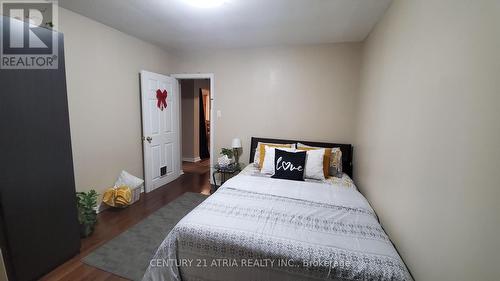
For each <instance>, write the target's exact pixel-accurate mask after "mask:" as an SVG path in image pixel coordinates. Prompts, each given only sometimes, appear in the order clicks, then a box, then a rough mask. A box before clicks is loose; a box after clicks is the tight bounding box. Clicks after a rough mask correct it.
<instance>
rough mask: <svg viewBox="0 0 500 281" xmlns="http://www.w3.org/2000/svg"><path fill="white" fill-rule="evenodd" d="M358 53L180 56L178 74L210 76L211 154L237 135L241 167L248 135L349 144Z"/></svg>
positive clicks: (278, 50)
mask: <svg viewBox="0 0 500 281" xmlns="http://www.w3.org/2000/svg"><path fill="white" fill-rule="evenodd" d="M360 51H361V48H360V45H359V44H327V45H316V46H299V47H275V48H258V49H238V50H220V51H216V52H199V53H185V54H181V55H180V56H179V67H178V69H177V72H186V73H196V72H206V73H214V74H215V99H216V108H215V110H216V111H217V110H220V111H221V117H220V118H217V116H214V119H215V118H217V120H216V122H217V123H216V128H215V130H216V131H215V149H216V151H215V153H216V154H218V153H219V152H220V148H221V147H229V146H230V145H231V140H232V138H234V137H239V138H241V140H242V142H243V154H242V155H241V158H240V159H241V162H248V153H249V146H250V137H251V136H263V137H277V138H300V139H307V140H318V141H336V142H348V143H350V142H352V141H353V138H354V121H353V120H354V117H355V115H356V112H355V111H354V109H355V101H356V94H357V91H358V82H359V77H358V74H359V67H360ZM212 120H213V119H212ZM216 156H217V155H216Z"/></svg>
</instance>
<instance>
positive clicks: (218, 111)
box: [217, 110, 222, 118]
mask: <svg viewBox="0 0 500 281" xmlns="http://www.w3.org/2000/svg"><path fill="white" fill-rule="evenodd" d="M221 117H222V112H221V111H220V110H217V118H221Z"/></svg>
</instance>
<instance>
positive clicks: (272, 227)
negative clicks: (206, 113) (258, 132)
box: [144, 175, 411, 281]
mask: <svg viewBox="0 0 500 281" xmlns="http://www.w3.org/2000/svg"><path fill="white" fill-rule="evenodd" d="M144 280H153V281H163V280H411V277H410V275H409V273H408V271H407V269H406V267H405V265H404V264H403V262H402V260H401V259H400V257H399V255H398V254H397V252H396V250H395V249H394V247H393V245H392V244H391V242H390V240H389V238H388V237H387V235H386V234H385V232H384V231H383V229H382V228H381V226H380V225H379V223H378V222H377V219H376V217H375V215H374V212H373V210H372V208H371V207H370V205H369V204H368V202H367V201H366V199H365V198H364V197H363V196H362V195H361V194H360V193H359V192H358V191H357V190H356V189H355V188H345V187H340V186H335V185H332V184H325V183H314V182H298V181H287V180H280V179H271V178H265V177H255V176H248V175H239V176H236V177H234V178H232V179H230V180H229V181H227V182H226V183H225V184H224V185H223V186H222V187H221V188H220V189H219V190H218V191H217V192H216V193H215V194H213V195H211V196H210V197H209V198H208V199H206V200H205V201H204V202H203V203H201V204H200V205H199V206H198V207H197V208H195V209H194V210H193V211H192V212H191V213H189V214H188V215H187V216H186V217H184V218H183V219H182V220H181V221H180V222H179V223H178V224H177V226H176V227H175V228H174V229H173V230H172V231H171V232H170V233H169V234H168V236H167V237H166V238H165V240H164V242H163V243H162V244H161V246H160V247H159V248H158V251H157V253H156V255H155V257H154V258H153V260H152V261H151V263H150V266H149V268H148V270H147V272H146V274H145V276H144Z"/></svg>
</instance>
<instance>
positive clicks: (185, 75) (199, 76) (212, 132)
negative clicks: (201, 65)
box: [170, 73, 217, 184]
mask: <svg viewBox="0 0 500 281" xmlns="http://www.w3.org/2000/svg"><path fill="white" fill-rule="evenodd" d="M170 76H171V77H173V78H175V79H177V80H180V79H209V80H210V175H212V174H213V172H214V164H213V161H214V159H215V157H214V156H215V154H214V151H215V132H216V129H217V126H216V120H217V115H216V112H215V101H216V99H215V75H214V74H213V73H178V74H170ZM178 85H179V88H180V82H179V83H178ZM181 94H182V93H181V89H179V100H181V99H182V98H181ZM178 106H179V128H182V108H181V107H182V106H181V103H180V102H179V105H178ZM179 146H180V149H181V150H182V132H179ZM180 154H181V156H180V158H181V159H180V161H181V162H180V163H182V151H181V153H180ZM183 173H184V171H183V170H182V164H181V174H183ZM209 178H210V183H211V184H214V182H213V180H212V177H209Z"/></svg>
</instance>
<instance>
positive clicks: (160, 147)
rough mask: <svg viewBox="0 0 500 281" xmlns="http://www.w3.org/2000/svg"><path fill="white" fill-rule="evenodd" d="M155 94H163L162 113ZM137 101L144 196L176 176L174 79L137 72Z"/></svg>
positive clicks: (177, 92) (177, 158)
mask: <svg viewBox="0 0 500 281" xmlns="http://www.w3.org/2000/svg"><path fill="white" fill-rule="evenodd" d="M158 91H160V92H162V93H164V91H166V93H167V98H166V105H167V106H166V107H165V108H163V110H162V109H161V108H162V107H163V106H162V105H163V103H162V102H161V96H160V99H158V97H157V92H158ZM159 100H160V102H159ZM141 101H142V140H143V146H144V174H145V175H144V177H145V187H146V192H150V191H152V190H154V189H156V188H158V187H160V186H162V185H165V184H167V183H169V182H171V181H173V180H175V179H176V178H178V177H179V175H180V160H179V159H180V146H179V110H178V107H179V104H178V102H179V85H178V81H177V79H175V78H172V77H168V76H165V75H161V74H157V73H153V72H148V71H144V70H143V71H141ZM158 105H160V107H159V106H158Z"/></svg>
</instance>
